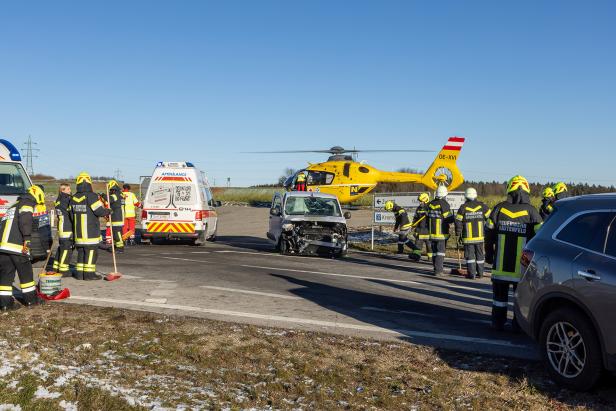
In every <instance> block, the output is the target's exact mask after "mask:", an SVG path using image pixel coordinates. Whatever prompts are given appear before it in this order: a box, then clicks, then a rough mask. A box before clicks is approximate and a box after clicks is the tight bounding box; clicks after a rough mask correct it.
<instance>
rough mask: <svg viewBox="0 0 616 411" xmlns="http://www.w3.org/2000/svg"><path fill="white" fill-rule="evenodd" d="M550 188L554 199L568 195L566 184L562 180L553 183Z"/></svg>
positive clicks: (560, 198)
mask: <svg viewBox="0 0 616 411" xmlns="http://www.w3.org/2000/svg"><path fill="white" fill-rule="evenodd" d="M552 190H553V191H554V201H558V200H562V199H563V198H567V197H569V192H568V189H567V185H566V184H565V183H563V182H562V181H561V182H558V183H556V184H554V187H553V188H552Z"/></svg>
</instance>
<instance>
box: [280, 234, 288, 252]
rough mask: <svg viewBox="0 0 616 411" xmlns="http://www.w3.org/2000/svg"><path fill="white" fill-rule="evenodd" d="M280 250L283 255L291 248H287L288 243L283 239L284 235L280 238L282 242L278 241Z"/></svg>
mask: <svg viewBox="0 0 616 411" xmlns="http://www.w3.org/2000/svg"><path fill="white" fill-rule="evenodd" d="M278 244H279V245H278V252H279V253H280V254H281V255H287V254H289V250H288V249H287V247H288V245H287V242H286V241H285V240H283V239H282V237H281V238H280V242H279V243H278Z"/></svg>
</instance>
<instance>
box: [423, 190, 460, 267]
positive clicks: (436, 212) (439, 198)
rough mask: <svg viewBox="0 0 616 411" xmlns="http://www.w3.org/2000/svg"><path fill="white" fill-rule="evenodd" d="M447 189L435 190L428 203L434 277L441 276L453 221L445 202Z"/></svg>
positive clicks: (449, 208)
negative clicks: (432, 197)
mask: <svg viewBox="0 0 616 411" xmlns="http://www.w3.org/2000/svg"><path fill="white" fill-rule="evenodd" d="M447 194H448V192H447V187H445V186H439V187H438V188H437V189H436V195H435V197H434V200H432V201H430V202H429V203H428V225H429V227H430V243H431V244H432V263H433V265H434V275H435V276H438V275H441V274H443V265H444V263H445V251H446V249H447V240H448V239H449V225H450V224H451V223H452V222H453V221H454V218H453V213H452V212H451V207H450V206H449V203H448V202H447V200H446V198H447Z"/></svg>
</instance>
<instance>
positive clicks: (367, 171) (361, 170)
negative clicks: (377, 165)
mask: <svg viewBox="0 0 616 411" xmlns="http://www.w3.org/2000/svg"><path fill="white" fill-rule="evenodd" d="M359 172H360V173H369V172H370V169H368V167H364V166H361V167H359Z"/></svg>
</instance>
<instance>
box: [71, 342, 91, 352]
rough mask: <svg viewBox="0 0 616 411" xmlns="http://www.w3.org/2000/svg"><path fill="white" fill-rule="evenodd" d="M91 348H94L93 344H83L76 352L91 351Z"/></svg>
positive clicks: (76, 348)
mask: <svg viewBox="0 0 616 411" xmlns="http://www.w3.org/2000/svg"><path fill="white" fill-rule="evenodd" d="M90 348H92V344H90V343H83V344H81V345H78V346H77V347H75V351H81V350H89V349H90Z"/></svg>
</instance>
